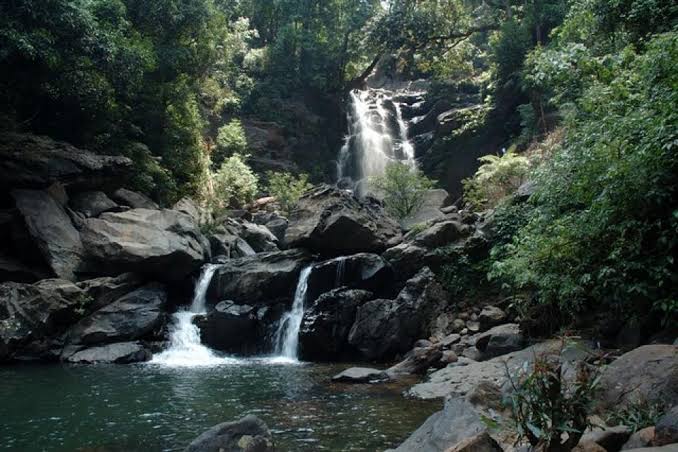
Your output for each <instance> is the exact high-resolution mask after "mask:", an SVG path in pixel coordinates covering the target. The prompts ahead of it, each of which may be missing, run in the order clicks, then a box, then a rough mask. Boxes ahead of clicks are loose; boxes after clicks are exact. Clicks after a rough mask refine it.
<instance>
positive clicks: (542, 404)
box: [507, 356, 597, 452]
mask: <svg viewBox="0 0 678 452" xmlns="http://www.w3.org/2000/svg"><path fill="white" fill-rule="evenodd" d="M533 366H534V368H533V369H532V371H531V372H529V373H528V372H526V371H524V370H523V373H522V375H520V376H519V377H518V381H517V382H514V381H513V380H512V384H513V386H514V387H513V389H514V391H513V392H512V393H511V395H510V406H511V411H512V413H513V420H514V422H515V424H516V430H517V433H518V435H519V437H520V438H521V439H525V440H527V441H528V442H529V443H530V444H531V445H532V447H534V448H535V449H538V450H544V451H548V452H567V451H570V450H572V449H573V448H574V446H576V445H577V443H578V442H579V439H580V438H581V436H582V435H583V434H584V430H586V427H588V425H589V423H588V419H587V416H588V414H589V411H590V408H591V404H592V398H593V392H594V389H595V386H596V384H597V379H596V378H592V376H591V375H590V371H589V370H588V369H587V368H586V367H585V366H586V364H584V363H580V365H579V368H578V369H577V376H576V378H575V380H574V381H573V382H572V383H570V384H569V385H568V383H567V382H566V381H565V380H564V379H563V375H562V374H563V372H562V368H561V363H560V361H559V360H558V359H556V358H555V357H546V356H535V359H534V364H533ZM507 371H508V370H507ZM509 377H510V378H511V376H509ZM563 435H566V438H567V439H566V440H563Z"/></svg>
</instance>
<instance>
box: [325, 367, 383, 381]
mask: <svg viewBox="0 0 678 452" xmlns="http://www.w3.org/2000/svg"><path fill="white" fill-rule="evenodd" d="M388 379H389V377H388V375H386V373H385V372H384V371H383V370H379V369H372V368H371V367H349V368H348V369H346V370H344V371H341V372H339V373H338V374H337V375H335V376H334V377H332V381H335V382H337V383H378V382H382V381H386V380H388Z"/></svg>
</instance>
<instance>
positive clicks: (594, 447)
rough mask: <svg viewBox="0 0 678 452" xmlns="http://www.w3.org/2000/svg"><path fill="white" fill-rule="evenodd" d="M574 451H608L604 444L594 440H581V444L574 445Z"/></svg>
mask: <svg viewBox="0 0 678 452" xmlns="http://www.w3.org/2000/svg"><path fill="white" fill-rule="evenodd" d="M572 452H608V451H607V450H605V448H604V447H603V446H601V445H600V444H598V443H595V442H593V441H579V444H577V445H576V446H574V448H573V449H572Z"/></svg>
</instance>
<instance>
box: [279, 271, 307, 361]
mask: <svg viewBox="0 0 678 452" xmlns="http://www.w3.org/2000/svg"><path fill="white" fill-rule="evenodd" d="M312 269H313V266H312V265H309V266H308V267H306V268H304V269H303V270H302V271H301V274H300V275H299V281H298V282H297V289H296V291H295V292H294V301H293V302H292V309H291V310H289V311H288V312H286V313H285V314H284V315H283V316H282V318H281V319H280V322H279V323H278V329H277V331H276V333H275V337H274V343H275V351H276V353H277V354H278V356H279V357H281V358H285V359H289V360H295V361H296V360H297V348H298V345H299V329H300V327H301V320H302V319H303V317H304V302H305V301H306V291H307V289H308V277H309V275H310V274H311V270H312Z"/></svg>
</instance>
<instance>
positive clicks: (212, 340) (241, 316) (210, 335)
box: [195, 301, 258, 354]
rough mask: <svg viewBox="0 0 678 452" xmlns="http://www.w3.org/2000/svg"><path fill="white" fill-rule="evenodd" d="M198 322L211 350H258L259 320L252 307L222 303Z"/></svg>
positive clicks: (245, 352) (229, 351)
mask: <svg viewBox="0 0 678 452" xmlns="http://www.w3.org/2000/svg"><path fill="white" fill-rule="evenodd" d="M195 323H196V325H197V326H198V328H199V329H200V338H201V342H202V343H203V344H205V345H207V346H208V347H210V348H214V349H216V350H221V351H225V352H228V353H237V354H252V353H254V352H255V351H256V348H255V347H256V342H257V323H258V319H257V309H256V308H254V307H252V306H249V305H237V304H235V303H233V302H232V301H222V302H220V303H218V304H217V305H216V306H215V307H214V309H212V310H210V311H209V313H208V314H207V315H206V316H203V317H202V318H197V319H196V320H195Z"/></svg>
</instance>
